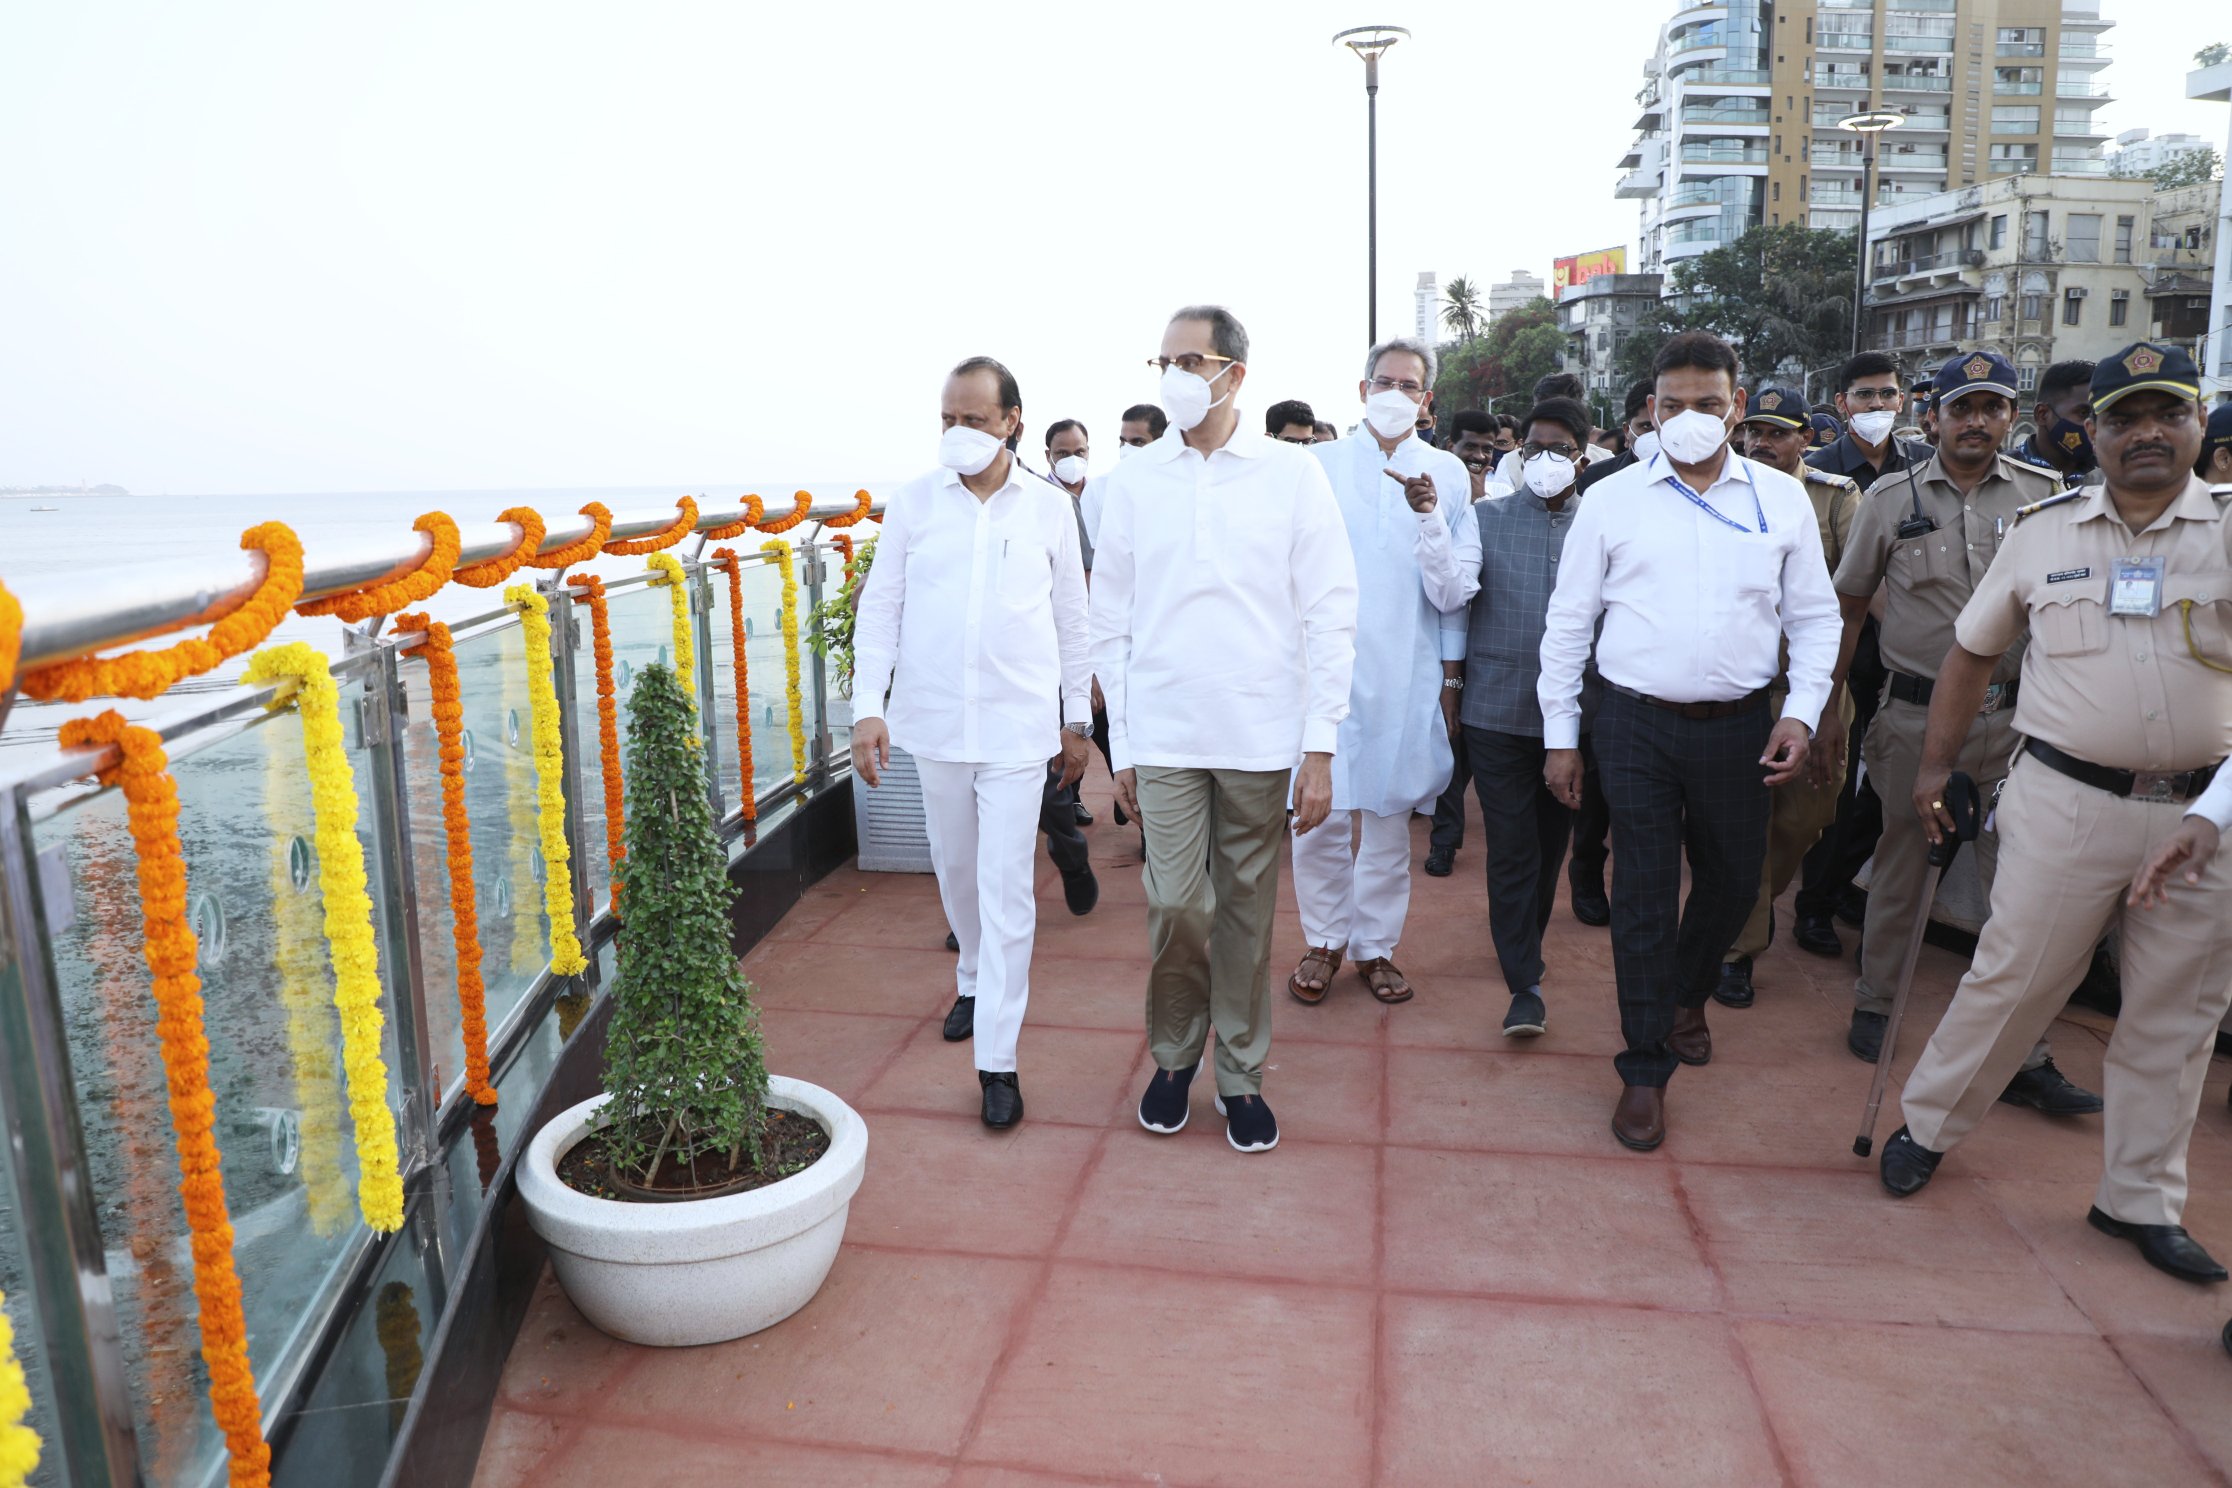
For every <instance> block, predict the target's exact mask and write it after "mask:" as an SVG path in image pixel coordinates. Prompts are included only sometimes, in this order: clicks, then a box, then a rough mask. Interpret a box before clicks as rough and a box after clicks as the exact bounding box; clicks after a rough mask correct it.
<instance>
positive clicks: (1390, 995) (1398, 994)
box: [1356, 956, 1416, 1003]
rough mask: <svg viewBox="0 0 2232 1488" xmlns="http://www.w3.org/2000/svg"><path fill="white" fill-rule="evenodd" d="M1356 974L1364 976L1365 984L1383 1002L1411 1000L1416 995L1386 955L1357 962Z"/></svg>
mask: <svg viewBox="0 0 2232 1488" xmlns="http://www.w3.org/2000/svg"><path fill="white" fill-rule="evenodd" d="M1356 974H1357V975H1358V976H1360V977H1362V978H1364V985H1365V986H1367V987H1369V988H1371V989H1372V995H1373V996H1374V997H1376V998H1378V999H1379V1000H1380V1001H1381V1002H1388V1003H1395V1002H1409V1001H1410V1000H1411V998H1412V997H1413V996H1414V995H1416V994H1415V993H1414V992H1413V990H1412V988H1411V984H1410V983H1409V982H1408V981H1406V980H1405V979H1404V977H1403V974H1402V972H1400V971H1398V970H1397V969H1396V967H1395V963H1394V961H1393V960H1391V959H1390V958H1388V957H1386V956H1375V957H1373V958H1372V959H1371V960H1369V961H1359V962H1357V963H1356Z"/></svg>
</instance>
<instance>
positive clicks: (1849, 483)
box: [1806, 465, 1860, 491]
mask: <svg viewBox="0 0 2232 1488" xmlns="http://www.w3.org/2000/svg"><path fill="white" fill-rule="evenodd" d="M1806 479H1807V480H1810V481H1817V482H1819V483H1820V484H1822V485H1824V486H1836V487H1839V488H1840V489H1843V488H1849V489H1851V490H1854V491H1857V490H1859V489H1860V482H1858V481H1856V480H1854V479H1853V478H1852V477H1851V476H1849V475H1839V474H1837V472H1836V471H1834V470H1816V469H1815V468H1814V467H1813V466H1811V465H1808V466H1807V467H1806Z"/></svg>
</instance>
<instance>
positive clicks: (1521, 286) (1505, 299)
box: [1486, 269, 1546, 325]
mask: <svg viewBox="0 0 2232 1488" xmlns="http://www.w3.org/2000/svg"><path fill="white" fill-rule="evenodd" d="M1545 292H1546V291H1545V290H1544V287H1543V283H1542V279H1541V276H1539V275H1536V274H1530V273H1528V272H1527V271H1526V270H1525V269H1513V270H1512V271H1511V277H1510V278H1509V279H1506V280H1505V281H1504V282H1503V283H1501V284H1491V285H1489V286H1488V318H1487V322H1486V323H1487V324H1488V325H1494V324H1495V323H1496V322H1497V321H1499V320H1501V319H1503V318H1504V316H1506V315H1508V314H1510V313H1511V312H1512V311H1514V310H1516V309H1518V308H1519V307H1520V306H1522V305H1525V304H1529V303H1531V302H1533V301H1535V300H1539V299H1541V298H1542V297H1543V295H1544V294H1545Z"/></svg>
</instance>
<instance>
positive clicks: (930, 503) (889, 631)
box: [853, 458, 1093, 764]
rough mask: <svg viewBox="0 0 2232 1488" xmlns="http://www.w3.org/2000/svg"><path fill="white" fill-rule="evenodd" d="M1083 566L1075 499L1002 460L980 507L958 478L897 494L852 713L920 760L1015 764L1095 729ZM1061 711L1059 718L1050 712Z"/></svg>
mask: <svg viewBox="0 0 2232 1488" xmlns="http://www.w3.org/2000/svg"><path fill="white" fill-rule="evenodd" d="M1089 634H1090V631H1089V622H1088V621H1087V619H1086V613H1085V570H1084V567H1083V565H1082V564H1081V562H1080V561H1079V558H1078V549H1077V514H1076V511H1075V509H1074V508H1072V506H1071V505H1070V500H1069V496H1068V494H1067V493H1066V492H1064V491H1062V490H1061V489H1060V488H1058V487H1056V486H1053V485H1050V484H1048V483H1047V482H1046V481H1043V480H1041V479H1039V478H1038V477H1037V476H1035V475H1033V474H1031V473H1030V472H1029V471H1027V470H1025V469H1024V468H1023V466H1022V464H1021V463H1020V462H1019V461H1016V460H1014V459H1012V458H1011V459H1010V460H1009V462H1008V478H1007V484H1005V485H1004V486H1002V487H1001V488H1000V489H999V490H997V491H995V492H993V493H992V495H991V496H990V497H988V498H987V499H985V500H982V501H980V500H978V499H977V497H976V494H975V493H974V492H973V491H971V490H970V489H969V488H968V487H967V486H964V485H962V484H961V477H960V476H958V475H956V474H954V473H953V472H952V471H950V470H937V471H933V472H932V473H930V474H929V475H924V476H918V477H917V478H916V479H914V480H912V481H909V482H908V483H907V484H906V485H904V486H902V487H901V488H900V489H899V492H898V494H896V495H895V496H893V497H892V498H891V504H890V508H889V510H888V511H887V512H886V513H885V516H884V519H883V530H882V533H881V535H880V536H879V537H878V538H877V541H876V562H875V566H874V567H872V568H870V569H869V570H868V582H867V584H866V585H865V586H863V588H862V590H861V596H860V614H859V616H858V617H857V618H856V619H855V621H854V623H853V716H854V717H855V718H856V719H869V718H883V717H884V716H885V705H884V697H885V694H886V692H887V691H888V692H889V694H890V698H891V702H890V715H889V718H888V719H887V720H886V721H887V722H888V724H889V726H890V729H891V741H892V743H894V744H896V745H898V746H899V747H900V748H902V749H904V750H906V751H907V752H909V753H910V754H917V755H920V756H922V757H923V758H924V759H931V760H945V761H948V762H952V763H960V764H1020V763H1023V762H1026V761H1030V760H1046V759H1052V758H1053V757H1054V756H1055V755H1056V754H1058V753H1060V752H1061V742H1062V741H1061V735H1060V730H1059V727H1058V725H1059V724H1060V723H1063V722H1068V723H1089V722H1091V721H1092V716H1093V709H1092V668H1091V665H1090V663H1089V661H1088V658H1087V652H1086V648H1087V644H1088V639H1089ZM1057 703H1059V713H1057V711H1056V705H1057Z"/></svg>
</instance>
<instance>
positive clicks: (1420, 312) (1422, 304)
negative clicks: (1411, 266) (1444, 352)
mask: <svg viewBox="0 0 2232 1488" xmlns="http://www.w3.org/2000/svg"><path fill="white" fill-rule="evenodd" d="M1411 298H1412V300H1413V301H1414V302H1415V307H1414V308H1415V309H1416V312H1417V318H1416V323H1415V325H1414V326H1413V327H1412V330H1411V334H1412V335H1414V336H1416V337H1417V338H1418V339H1419V340H1421V341H1423V342H1425V343H1426V344H1427V345H1428V346H1432V345H1433V344H1434V343H1435V342H1437V341H1439V340H1441V336H1440V335H1439V334H1437V332H1436V331H1435V329H1434V322H1435V321H1436V320H1437V319H1438V318H1439V317H1440V314H1441V285H1440V284H1438V283H1436V282H1435V279H1434V271H1433V270H1432V269H1420V270H1419V271H1418V288H1417V289H1415V290H1413V291H1412V292H1411Z"/></svg>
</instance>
